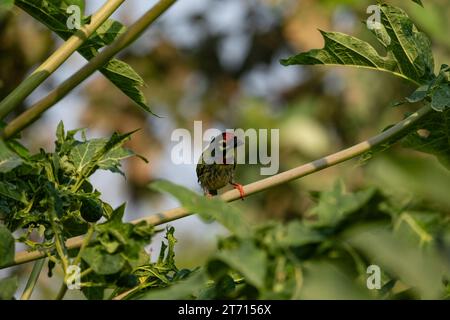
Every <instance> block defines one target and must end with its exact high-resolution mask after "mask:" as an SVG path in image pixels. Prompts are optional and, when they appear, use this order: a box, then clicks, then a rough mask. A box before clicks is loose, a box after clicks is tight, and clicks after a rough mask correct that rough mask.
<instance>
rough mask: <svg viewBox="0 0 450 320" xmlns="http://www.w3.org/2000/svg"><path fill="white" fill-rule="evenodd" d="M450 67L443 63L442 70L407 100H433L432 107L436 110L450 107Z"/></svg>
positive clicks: (411, 101)
mask: <svg viewBox="0 0 450 320" xmlns="http://www.w3.org/2000/svg"><path fill="white" fill-rule="evenodd" d="M448 74H450V67H449V66H448V65H445V64H444V65H442V66H441V70H440V71H439V74H438V76H437V77H436V78H434V79H433V80H431V81H430V82H428V83H427V84H426V85H423V86H420V87H419V88H418V89H417V90H416V91H414V92H413V93H412V94H411V96H409V97H408V98H406V102H409V103H416V102H420V101H425V103H428V102H429V101H431V107H432V108H433V109H434V110H436V111H444V110H445V109H446V108H450V81H449V76H448Z"/></svg>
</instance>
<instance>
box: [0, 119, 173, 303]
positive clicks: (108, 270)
mask: <svg viewBox="0 0 450 320" xmlns="http://www.w3.org/2000/svg"><path fill="white" fill-rule="evenodd" d="M78 134H79V135H81V139H77V138H76V136H77V135H78ZM130 135H131V133H127V134H118V133H114V134H113V135H112V136H111V137H110V138H96V139H87V138H86V135H85V131H84V130H80V129H77V130H70V131H67V132H66V131H65V129H64V125H63V123H62V122H61V123H60V124H59V125H58V128H57V132H56V142H55V151H54V152H45V151H44V150H40V151H39V152H38V153H36V154H31V153H30V152H29V151H28V150H27V149H26V148H25V147H24V146H22V145H21V144H20V143H18V142H17V141H15V140H11V141H7V142H2V144H1V145H0V217H1V220H2V221H3V223H2V224H0V243H1V244H2V245H1V247H0V257H1V258H0V265H1V266H7V265H11V264H12V263H13V260H14V252H15V250H14V248H15V239H14V237H13V236H12V234H11V233H12V232H14V231H18V232H19V238H18V239H17V240H18V241H20V242H23V243H25V244H26V245H27V246H28V248H29V249H30V250H41V251H44V252H45V253H46V255H47V257H48V258H49V264H48V265H49V272H48V273H49V276H51V275H52V273H53V268H54V267H55V266H56V265H57V264H60V265H61V266H62V268H63V271H64V274H65V277H67V276H68V275H67V274H66V269H67V267H68V266H69V265H71V264H72V263H73V264H75V265H79V266H81V272H82V273H83V272H84V274H85V275H84V277H83V279H82V289H83V292H84V293H85V295H86V296H87V297H89V298H100V297H103V292H104V290H105V289H106V288H111V287H112V288H115V289H117V288H121V287H122V285H121V282H123V281H124V279H126V277H128V276H129V275H131V273H132V272H133V271H134V270H135V269H136V268H137V267H139V266H141V265H145V264H148V263H149V259H150V257H149V255H148V254H147V253H146V252H145V246H146V245H148V243H149V242H150V240H151V237H152V236H153V234H154V233H155V231H154V229H153V227H152V226H150V225H148V224H147V223H146V222H141V223H137V224H131V223H124V222H123V221H122V219H123V215H124V211H125V205H122V206H120V207H118V208H116V209H115V210H113V209H112V207H111V206H110V205H109V204H108V203H106V202H104V201H102V200H101V198H100V196H101V193H100V192H99V191H98V190H96V189H95V188H94V186H93V185H92V184H91V183H90V181H89V178H90V177H91V176H92V174H94V173H95V172H96V171H97V170H100V169H101V170H109V171H111V172H117V173H121V174H123V173H122V171H121V170H120V165H121V160H123V159H125V158H128V157H131V156H133V155H134V153H133V152H132V151H130V150H128V149H126V148H124V147H123V144H124V143H125V142H126V141H127V140H128V139H129V138H130ZM86 233H87V234H88V235H86V236H85V241H84V242H83V245H82V249H70V248H67V247H66V240H67V239H69V238H72V237H75V236H80V235H84V234H86ZM172 233H173V232H172Z"/></svg>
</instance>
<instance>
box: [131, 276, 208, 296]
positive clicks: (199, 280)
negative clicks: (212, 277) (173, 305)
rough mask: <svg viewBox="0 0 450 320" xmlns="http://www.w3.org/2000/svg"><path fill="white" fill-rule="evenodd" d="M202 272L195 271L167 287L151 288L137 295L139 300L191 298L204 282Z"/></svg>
mask: <svg viewBox="0 0 450 320" xmlns="http://www.w3.org/2000/svg"><path fill="white" fill-rule="evenodd" d="M206 281H207V277H206V275H205V273H204V272H202V271H197V272H195V273H194V274H192V275H191V276H190V277H188V278H187V279H185V280H181V281H178V282H176V283H174V284H172V285H171V286H169V287H168V288H164V289H152V290H149V291H147V292H145V293H143V294H140V295H138V296H137V299H139V300H180V299H192V298H193V296H194V295H195V293H196V292H197V291H199V290H200V289H201V288H202V287H203V286H204V285H205V283H206Z"/></svg>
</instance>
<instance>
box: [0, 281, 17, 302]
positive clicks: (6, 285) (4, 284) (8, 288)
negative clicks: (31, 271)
mask: <svg viewBox="0 0 450 320" xmlns="http://www.w3.org/2000/svg"><path fill="white" fill-rule="evenodd" d="M18 287H19V279H18V278H17V276H14V277H10V278H5V279H0V300H11V299H13V298H14V293H15V292H16V290H17V288H18Z"/></svg>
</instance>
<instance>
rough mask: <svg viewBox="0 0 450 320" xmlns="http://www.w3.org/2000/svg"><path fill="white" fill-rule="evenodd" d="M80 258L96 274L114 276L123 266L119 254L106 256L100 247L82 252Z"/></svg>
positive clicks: (122, 260) (123, 261)
mask: <svg viewBox="0 0 450 320" xmlns="http://www.w3.org/2000/svg"><path fill="white" fill-rule="evenodd" d="M82 258H83V260H84V261H86V263H87V264H88V265H89V266H90V267H91V268H92V269H93V270H94V272H95V273H97V274H103V275H104V274H114V273H117V272H119V271H120V270H121V269H122V267H123V266H124V264H125V259H124V258H123V257H122V256H121V254H108V253H106V252H105V251H103V250H102V249H101V248H100V247H97V246H96V247H90V248H86V249H85V250H84V251H83V254H82Z"/></svg>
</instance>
